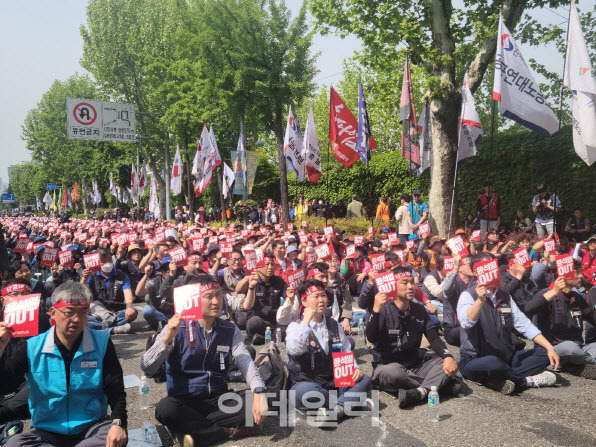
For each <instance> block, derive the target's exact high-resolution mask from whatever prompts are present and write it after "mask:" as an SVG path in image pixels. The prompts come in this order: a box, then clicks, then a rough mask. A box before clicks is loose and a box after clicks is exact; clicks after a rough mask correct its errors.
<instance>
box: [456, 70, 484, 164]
mask: <svg viewBox="0 0 596 447" xmlns="http://www.w3.org/2000/svg"><path fill="white" fill-rule="evenodd" d="M461 96H462V104H461V115H460V117H459V126H460V127H459V133H458V135H459V142H458V148H457V161H458V162H460V161H462V160H464V159H466V158H468V157H473V156H474V155H476V145H477V144H478V143H480V140H481V139H482V125H481V124H480V116H479V115H478V111H477V110H476V103H475V102H474V96H472V92H471V91H470V87H468V72H466V75H465V76H464V85H463V87H462V91H461Z"/></svg>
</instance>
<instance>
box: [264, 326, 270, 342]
mask: <svg viewBox="0 0 596 447" xmlns="http://www.w3.org/2000/svg"><path fill="white" fill-rule="evenodd" d="M270 341H271V328H270V327H269V326H267V329H265V343H268V342H270Z"/></svg>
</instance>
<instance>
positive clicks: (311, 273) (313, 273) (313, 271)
mask: <svg viewBox="0 0 596 447" xmlns="http://www.w3.org/2000/svg"><path fill="white" fill-rule="evenodd" d="M321 273H326V272H322V271H321V270H319V269H317V268H314V269H310V270H309V271H308V276H315V275H319V274H321Z"/></svg>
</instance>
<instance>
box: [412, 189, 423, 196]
mask: <svg viewBox="0 0 596 447" xmlns="http://www.w3.org/2000/svg"><path fill="white" fill-rule="evenodd" d="M412 195H413V196H420V195H422V193H421V192H420V190H419V189H415V190H414V191H412Z"/></svg>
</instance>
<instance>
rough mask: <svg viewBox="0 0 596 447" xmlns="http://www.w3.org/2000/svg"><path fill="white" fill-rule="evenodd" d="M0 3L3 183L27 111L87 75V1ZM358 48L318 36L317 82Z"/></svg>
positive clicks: (21, 154) (590, 0) (541, 55)
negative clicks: (83, 30)
mask: <svg viewBox="0 0 596 447" xmlns="http://www.w3.org/2000/svg"><path fill="white" fill-rule="evenodd" d="M595 1H596V0H583V1H582V2H581V4H582V5H583V6H584V8H585V7H590V8H591V7H592V6H593V4H594V2H595ZM0 3H1V5H0V67H2V69H0V105H1V107H0V178H2V180H3V182H4V183H5V184H6V183H8V172H7V168H8V166H10V165H14V164H18V163H20V162H23V161H27V160H30V155H29V152H28V151H27V150H26V148H25V141H23V140H22V139H21V133H22V125H23V122H24V120H25V117H26V115H27V113H28V111H29V110H30V109H32V108H34V107H35V106H36V104H37V103H38V101H39V100H40V99H41V97H42V95H43V94H44V92H46V91H47V90H48V89H49V87H50V86H51V85H52V83H53V82H54V80H56V79H60V80H65V79H66V78H68V77H69V76H70V75H72V74H74V73H76V72H78V73H84V72H85V70H83V68H82V67H81V66H80V65H79V59H80V57H81V56H82V51H83V50H82V39H81V35H80V31H79V30H80V26H81V25H82V24H84V23H85V22H86V14H85V8H86V5H87V1H86V0H53V1H49V0H27V1H7V0H3V1H1V2H0ZM286 3H287V5H288V7H289V8H290V9H292V11H293V12H297V11H298V9H299V8H300V5H301V4H302V0H286ZM561 16H563V17H565V18H562V17H561ZM566 16H567V11H566V10H565V9H563V8H559V9H558V10H556V11H550V10H547V9H543V10H542V11H539V12H538V13H537V14H536V18H538V19H539V20H540V21H542V22H543V23H554V24H561V22H564V21H565V20H566ZM360 48H361V44H360V42H359V40H358V39H357V38H355V37H348V38H346V39H343V40H342V39H340V38H339V37H335V36H325V37H323V36H317V37H316V38H315V41H314V48H313V51H314V52H320V53H321V55H320V56H319V59H318V68H319V71H320V72H319V74H318V76H317V78H316V79H315V80H316V81H317V82H318V83H319V84H322V83H325V84H330V83H332V82H337V80H339V79H341V67H342V61H343V60H344V59H345V58H346V57H350V56H351V55H352V54H353V52H354V51H356V50H359V49H360ZM533 51H534V57H536V59H538V60H540V61H542V62H547V61H548V63H549V64H548V67H549V68H551V69H553V70H557V72H560V71H561V70H562V64H563V60H562V58H552V57H551V54H552V53H551V54H549V51H552V49H551V50H549V49H547V48H543V49H538V50H536V49H534V50H533ZM522 52H524V48H523V47H522ZM526 53H527V51H526ZM65 129H66V124H65Z"/></svg>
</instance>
